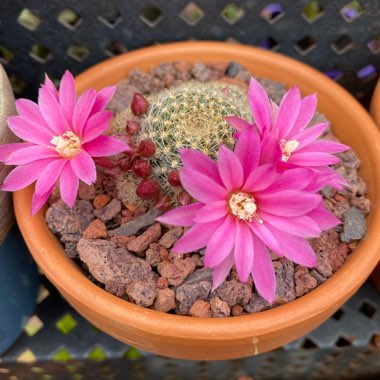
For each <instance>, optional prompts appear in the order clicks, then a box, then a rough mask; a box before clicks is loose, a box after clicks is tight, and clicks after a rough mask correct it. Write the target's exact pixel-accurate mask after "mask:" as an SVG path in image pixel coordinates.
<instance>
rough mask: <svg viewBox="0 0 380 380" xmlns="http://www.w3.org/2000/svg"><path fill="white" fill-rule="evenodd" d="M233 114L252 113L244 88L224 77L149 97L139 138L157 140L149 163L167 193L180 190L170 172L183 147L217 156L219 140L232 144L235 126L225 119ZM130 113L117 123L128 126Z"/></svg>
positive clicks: (140, 120)
mask: <svg viewBox="0 0 380 380" xmlns="http://www.w3.org/2000/svg"><path fill="white" fill-rule="evenodd" d="M229 115H235V116H239V117H242V118H245V119H249V118H250V112H249V106H248V103H247V97H246V89H244V88H241V87H239V86H236V85H231V84H227V83H224V82H208V83H199V82H187V83H184V84H182V85H180V86H178V87H175V88H172V89H169V90H165V91H162V92H160V93H159V94H157V95H155V96H151V97H150V98H149V109H148V111H147V114H146V116H144V117H142V118H141V119H139V122H140V128H141V131H140V133H139V134H138V135H136V136H135V142H136V143H138V141H144V140H148V141H149V140H151V141H152V142H153V143H154V145H155V148H156V151H155V154H154V155H153V156H152V157H150V158H149V163H150V165H151V167H152V172H153V178H155V179H156V180H157V181H158V182H159V184H160V185H161V188H162V189H163V190H164V194H170V193H178V191H180V189H178V191H177V190H175V189H174V188H173V186H172V185H171V184H170V183H169V182H168V175H169V174H170V173H171V172H172V171H173V170H178V169H179V168H180V167H181V160H180V157H179V152H178V151H179V149H180V148H194V149H197V150H200V151H202V152H204V153H205V154H207V155H209V156H210V157H212V158H216V156H217V151H218V148H219V145H220V144H221V143H223V144H225V145H227V146H229V147H232V146H233V145H234V143H235V140H234V138H233V133H234V129H233V128H231V127H230V126H229V125H228V124H227V122H226V121H225V120H224V117H225V116H229ZM131 118H132V114H131V113H130V112H129V111H128V113H127V114H125V115H123V116H122V117H120V116H119V117H118V118H116V119H115V121H114V126H116V128H117V129H118V130H119V131H121V128H123V129H124V131H125V125H126V121H127V120H130V119H131ZM121 125H123V127H121ZM129 127H130V126H129ZM129 129H130V128H129ZM127 131H128V127H127ZM136 137H137V138H138V141H137V140H136Z"/></svg>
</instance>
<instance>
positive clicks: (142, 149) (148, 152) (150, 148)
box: [137, 139, 156, 157]
mask: <svg viewBox="0 0 380 380" xmlns="http://www.w3.org/2000/svg"><path fill="white" fill-rule="evenodd" d="M137 151H138V152H139V153H140V154H141V155H142V156H144V157H152V156H153V155H154V153H156V146H155V145H154V143H153V141H152V140H149V139H147V140H142V141H140V144H139V146H138V148H137Z"/></svg>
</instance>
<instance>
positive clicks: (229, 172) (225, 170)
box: [218, 145, 244, 191]
mask: <svg viewBox="0 0 380 380" xmlns="http://www.w3.org/2000/svg"><path fill="white" fill-rule="evenodd" d="M218 170H219V175H220V177H221V178H222V181H223V184H224V186H225V187H226V189H227V190H228V191H233V190H236V189H239V188H240V187H241V186H242V184H243V178H244V174H243V167H242V165H241V163H240V160H239V159H238V158H237V156H236V155H235V154H234V152H232V151H231V150H230V149H228V148H226V147H225V146H224V145H221V146H220V148H219V151H218Z"/></svg>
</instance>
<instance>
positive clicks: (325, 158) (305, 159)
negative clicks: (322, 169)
mask: <svg viewBox="0 0 380 380" xmlns="http://www.w3.org/2000/svg"><path fill="white" fill-rule="evenodd" d="M339 161H340V159H339V157H337V156H333V155H331V154H328V153H319V152H306V153H298V152H295V153H293V154H292V156H291V157H290V159H289V162H291V163H292V164H293V165H299V166H325V165H333V164H336V163H338V162H339Z"/></svg>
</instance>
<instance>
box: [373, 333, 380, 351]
mask: <svg viewBox="0 0 380 380" xmlns="http://www.w3.org/2000/svg"><path fill="white" fill-rule="evenodd" d="M371 344H372V345H373V346H375V347H377V348H380V333H379V334H373V335H372V338H371Z"/></svg>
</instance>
